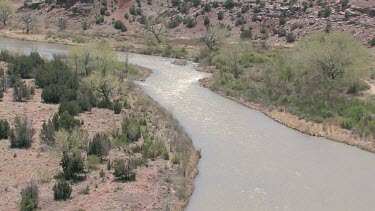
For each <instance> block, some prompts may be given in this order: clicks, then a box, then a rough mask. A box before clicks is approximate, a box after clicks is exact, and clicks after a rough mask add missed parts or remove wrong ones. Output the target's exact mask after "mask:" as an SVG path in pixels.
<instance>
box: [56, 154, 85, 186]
mask: <svg viewBox="0 0 375 211" xmlns="http://www.w3.org/2000/svg"><path fill="white" fill-rule="evenodd" d="M60 166H61V167H62V169H63V175H64V178H65V179H66V180H71V179H73V180H80V179H81V178H82V177H81V174H83V173H84V172H85V171H84V167H85V163H84V160H83V158H82V157H81V155H80V154H79V153H75V154H68V153H67V152H63V157H62V159H61V162H60Z"/></svg>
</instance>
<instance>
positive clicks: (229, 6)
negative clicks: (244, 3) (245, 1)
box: [225, 0, 234, 9]
mask: <svg viewBox="0 0 375 211" xmlns="http://www.w3.org/2000/svg"><path fill="white" fill-rule="evenodd" d="M233 7H234V1H233V0H226V1H225V8H226V9H232V8H233Z"/></svg>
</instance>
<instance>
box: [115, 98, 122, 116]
mask: <svg viewBox="0 0 375 211" xmlns="http://www.w3.org/2000/svg"><path fill="white" fill-rule="evenodd" d="M121 110H122V103H121V102H120V101H115V102H114V103H113V111H114V112H115V114H119V113H121Z"/></svg>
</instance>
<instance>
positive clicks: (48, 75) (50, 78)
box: [35, 58, 78, 103]
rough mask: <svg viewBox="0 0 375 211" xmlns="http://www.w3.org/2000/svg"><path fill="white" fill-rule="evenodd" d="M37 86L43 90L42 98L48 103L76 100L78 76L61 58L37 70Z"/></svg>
mask: <svg viewBox="0 0 375 211" xmlns="http://www.w3.org/2000/svg"><path fill="white" fill-rule="evenodd" d="M35 84H36V85H37V86H39V87H41V88H43V92H42V98H43V100H44V102H46V103H59V102H60V101H61V100H64V99H66V100H75V98H76V90H77V88H78V79H77V75H75V73H73V71H72V70H71V69H70V67H69V66H68V65H67V64H66V63H64V62H63V61H62V60H61V59H59V58H55V59H53V60H52V61H50V62H48V63H47V64H45V65H43V66H41V67H40V68H38V69H37V71H36V75H35Z"/></svg>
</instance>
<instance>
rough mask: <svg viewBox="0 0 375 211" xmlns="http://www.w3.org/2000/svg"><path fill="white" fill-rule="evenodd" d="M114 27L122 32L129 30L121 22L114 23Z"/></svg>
mask: <svg viewBox="0 0 375 211" xmlns="http://www.w3.org/2000/svg"><path fill="white" fill-rule="evenodd" d="M114 27H115V29H117V30H120V31H122V32H126V31H127V30H128V29H127V28H126V26H125V24H124V23H123V22H122V21H120V20H117V21H115V22H114Z"/></svg>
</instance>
